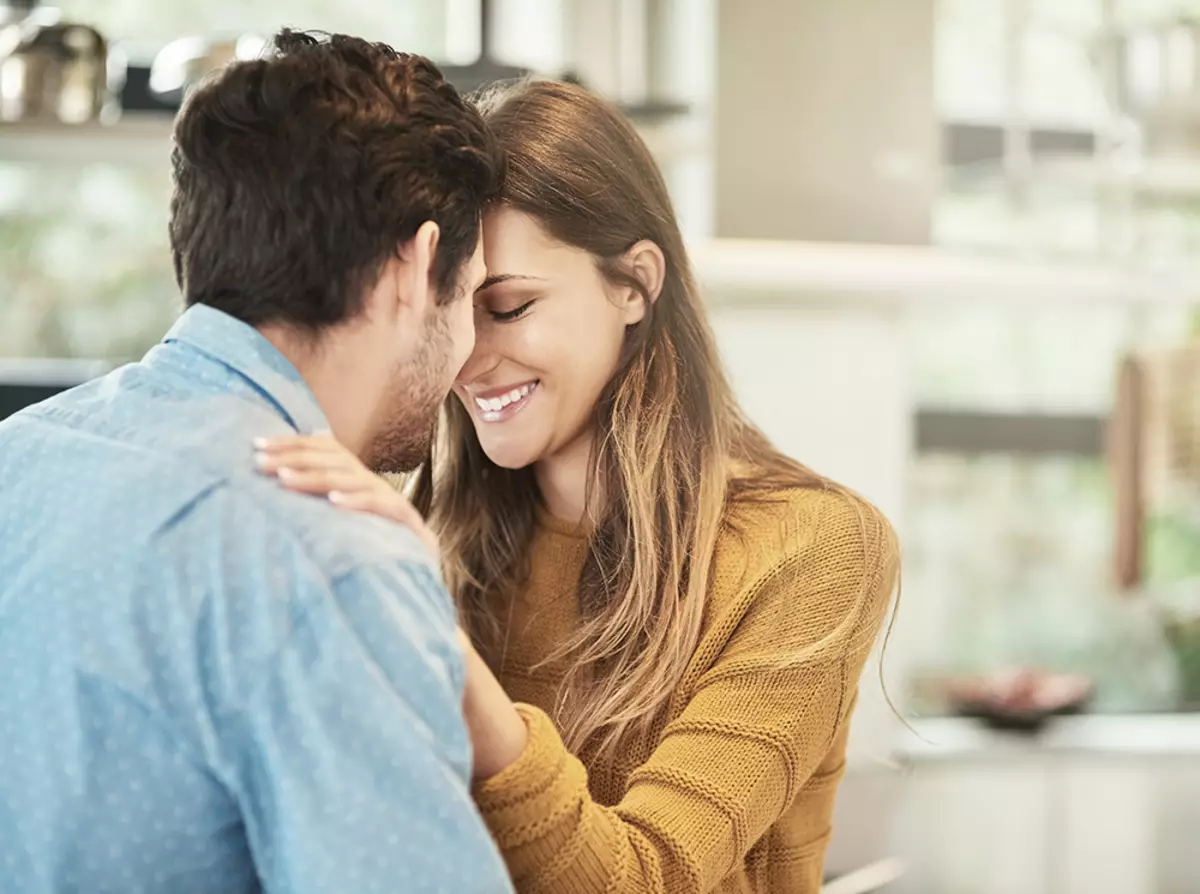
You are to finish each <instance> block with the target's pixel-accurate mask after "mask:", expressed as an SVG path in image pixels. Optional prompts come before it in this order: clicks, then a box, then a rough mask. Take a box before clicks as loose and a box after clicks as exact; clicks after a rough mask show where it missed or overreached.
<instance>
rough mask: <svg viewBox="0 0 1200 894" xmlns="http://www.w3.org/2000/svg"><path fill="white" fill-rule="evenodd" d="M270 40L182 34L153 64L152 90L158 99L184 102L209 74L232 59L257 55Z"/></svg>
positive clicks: (252, 57)
mask: <svg viewBox="0 0 1200 894" xmlns="http://www.w3.org/2000/svg"><path fill="white" fill-rule="evenodd" d="M266 47H267V42H266V41H265V40H264V39H263V38H262V37H259V36H258V35H255V34H243V35H241V36H240V37H234V38H228V39H224V38H208V37H182V38H180V39H178V40H174V41H172V42H171V43H169V44H167V45H166V46H165V47H163V48H162V49H161V50H160V51H159V53H158V55H157V56H155V57H154V64H153V65H152V66H151V67H150V92H151V93H153V94H154V95H155V96H156V97H158V99H160V100H162V101H164V102H169V103H177V102H181V101H182V100H183V99H184V97H186V96H187V94H188V93H189V92H191V91H192V90H193V89H195V88H196V87H197V86H198V85H199V84H200V83H202V82H203V81H204V80H205V79H206V78H207V77H209V76H210V75H212V74H214V73H215V72H218V71H220V70H221V69H222V68H224V67H225V66H226V65H229V64H230V63H232V62H237V61H239V60H245V59H257V58H259V57H261V56H262V54H263V53H264V51H265V50H266Z"/></svg>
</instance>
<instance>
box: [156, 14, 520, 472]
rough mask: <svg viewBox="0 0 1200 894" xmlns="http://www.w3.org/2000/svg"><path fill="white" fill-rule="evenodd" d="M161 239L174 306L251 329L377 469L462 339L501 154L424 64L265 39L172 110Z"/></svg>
mask: <svg viewBox="0 0 1200 894" xmlns="http://www.w3.org/2000/svg"><path fill="white" fill-rule="evenodd" d="M175 142H176V148H175V151H174V154H173V165H174V175H175V193H174V197H173V199H172V202H171V224H170V235H171V246H172V251H173V255H174V262H175V275H176V279H177V281H178V283H179V286H180V288H181V289H182V291H183V294H184V299H185V301H186V302H187V304H188V305H192V304H197V303H202V304H207V305H210V306H212V307H214V308H216V309H218V310H221V311H224V312H225V313H228V314H230V315H231V316H233V317H236V318H238V319H240V320H242V321H244V322H246V323H248V324H250V325H252V326H256V327H258V328H259V330H260V331H262V332H263V333H264V334H265V335H267V337H268V338H270V339H271V341H272V342H273V343H275V344H276V345H277V346H279V347H281V348H282V349H283V350H284V353H285V354H287V355H288V356H289V358H290V359H292V360H293V361H294V362H296V363H297V366H298V367H300V369H301V372H302V373H303V374H304V375H305V378H306V379H307V380H308V381H309V384H310V385H312V386H313V389H314V392H315V393H316V394H317V397H318V400H319V401H320V402H321V404H322V409H324V410H325V412H326V414H327V415H328V416H329V418H330V422H331V424H332V425H333V428H334V433H335V434H336V435H337V436H338V437H339V438H342V439H343V441H345V442H346V443H347V444H348V445H349V446H351V447H352V448H353V449H356V450H357V451H358V452H359V453H360V455H361V456H362V457H363V459H364V460H365V461H367V462H369V463H371V464H372V465H374V466H375V467H377V468H382V469H385V470H398V469H400V468H403V467H406V466H411V465H413V464H414V463H416V462H419V461H420V459H421V458H422V457H423V456H424V454H425V452H426V449H427V447H428V442H429V437H430V433H431V431H432V428H433V419H434V417H435V416H436V413H437V408H438V407H439V405H440V404H441V401H442V399H443V398H444V396H445V394H446V392H447V391H448V389H449V387H450V385H451V383H452V382H453V380H454V378H455V376H456V375H457V373H458V370H459V369H460V368H461V366H462V364H463V362H464V361H465V360H466V358H467V356H468V355H469V354H470V352H471V348H472V345H473V340H474V329H473V322H472V316H473V310H472V306H471V300H470V297H469V296H470V294H471V293H472V292H473V291H474V289H475V287H476V286H477V285H478V284H479V283H480V282H481V281H482V280H483V277H484V270H483V262H482V255H481V251H480V245H479V237H480V220H481V211H482V207H483V206H484V205H485V204H486V203H487V201H488V200H489V199H491V198H492V197H493V196H494V195H495V194H496V193H497V192H498V190H499V188H500V185H501V183H502V181H503V176H504V159H503V154H502V153H501V152H500V150H499V149H498V148H497V147H496V144H495V143H494V141H493V140H492V137H491V135H490V133H489V131H488V129H487V127H486V126H485V125H484V123H483V121H482V120H481V118H480V116H479V115H478V113H477V112H476V111H475V110H474V109H473V108H472V107H471V106H469V105H467V104H466V103H464V102H463V100H462V99H461V98H460V97H459V95H458V93H457V92H456V91H455V90H454V88H453V87H451V86H450V85H449V84H447V83H446V81H445V80H444V79H443V78H442V76H441V74H440V72H439V71H438V70H437V68H436V67H435V66H434V65H433V64H432V63H430V62H429V61H428V60H426V59H424V58H422V57H420V56H414V55H409V54H406V53H397V52H396V51H394V50H392V49H391V48H390V47H388V46H385V45H383V44H373V43H368V42H366V41H363V40H359V39H357V38H352V37H346V36H342V35H334V36H332V37H329V38H325V39H322V38H318V37H315V36H312V35H310V34H305V33H297V32H291V31H286V30H285V31H283V32H281V33H280V34H279V35H278V36H277V37H276V38H275V42H274V52H273V53H272V54H271V55H269V56H268V57H266V58H264V59H259V60H255V61H249V62H240V63H236V64H234V65H232V66H230V67H229V68H227V69H225V70H224V71H223V72H222V73H221V74H220V75H219V76H218V77H216V78H215V79H214V80H212V81H211V82H209V83H208V84H206V85H205V86H203V87H201V88H200V89H198V90H197V91H196V92H195V93H194V94H193V95H192V96H191V97H190V98H189V99H188V102H187V104H186V105H185V107H184V109H183V111H182V112H181V113H180V117H179V120H178V123H177V124H176V128H175Z"/></svg>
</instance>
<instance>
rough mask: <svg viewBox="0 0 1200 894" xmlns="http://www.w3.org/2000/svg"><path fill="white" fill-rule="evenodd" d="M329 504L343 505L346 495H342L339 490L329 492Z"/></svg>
mask: <svg viewBox="0 0 1200 894" xmlns="http://www.w3.org/2000/svg"><path fill="white" fill-rule="evenodd" d="M329 502H330V503H345V502H346V495H345V494H344V493H342V492H341V491H340V490H331V491H330V492H329Z"/></svg>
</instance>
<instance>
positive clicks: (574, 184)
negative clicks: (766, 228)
mask: <svg viewBox="0 0 1200 894" xmlns="http://www.w3.org/2000/svg"><path fill="white" fill-rule="evenodd" d="M484 114H485V117H486V118H487V120H488V124H489V125H490V126H491V128H492V129H493V132H494V133H495V134H496V136H497V139H498V140H499V141H500V142H501V143H503V144H504V145H506V146H507V147H508V148H509V150H510V152H511V153H512V154H511V157H510V166H511V167H510V173H509V178H510V179H509V181H508V182H509V184H510V186H509V188H508V189H507V190H506V191H505V193H504V195H503V197H502V200H501V203H500V204H498V205H497V206H495V207H494V208H493V210H492V211H491V212H490V213H489V214H488V215H486V217H485V221H484V245H485V259H486V262H487V267H488V283H489V287H488V288H485V289H484V290H482V291H481V292H480V293H479V294H478V296H477V300H476V304H477V307H478V312H477V315H476V334H477V339H478V344H477V348H476V351H475V354H474V355H473V356H472V359H471V361H470V362H469V363H468V364H467V367H466V368H465V369H464V370H463V374H462V375H461V376H460V378H459V389H458V394H459V396H460V397H461V398H462V399H463V402H464V405H465V406H466V407H467V409H468V411H469V412H470V415H471V417H472V421H473V422H474V425H475V429H476V431H477V433H478V437H479V440H480V443H481V445H482V447H483V449H484V451H485V452H486V453H487V455H488V457H489V458H490V459H491V460H492V461H493V462H495V463H496V464H497V465H500V466H503V467H506V468H520V467H522V466H527V465H530V464H532V463H535V462H538V461H542V460H547V459H550V458H552V457H554V456H555V455H556V454H559V453H562V452H564V451H574V452H576V453H578V452H580V451H583V452H586V451H587V450H588V449H589V447H590V445H591V443H592V441H593V440H594V435H595V423H596V420H595V418H594V416H595V413H594V411H595V410H596V409H597V407H598V406H599V404H600V403H601V401H602V397H603V396H604V394H603V393H604V391H605V389H606V388H608V386H609V385H610V384H612V385H613V386H614V389H615V388H617V387H619V385H620V382H621V380H623V379H624V378H625V376H626V375H628V374H629V372H630V371H631V369H630V368H631V367H636V366H638V365H640V364H643V363H645V362H646V361H647V359H649V358H648V352H647V348H648V347H650V343H651V339H652V338H656V339H658V340H660V341H662V340H664V339H671V338H678V337H679V336H680V335H682V334H683V333H682V332H681V331H680V330H681V329H683V328H684V327H682V326H680V322H681V321H682V320H683V319H685V318H687V317H692V318H695V317H697V316H698V308H697V307H696V306H695V303H694V302H695V289H694V287H693V285H692V281H691V273H690V271H689V269H688V263H687V257H686V254H685V252H684V248H683V242H682V239H681V238H680V235H679V230H678V227H677V226H676V223H675V217H674V213H673V211H672V208H671V202H670V198H669V196H668V194H667V190H666V186H665V185H664V183H663V180H662V177H661V175H660V174H659V171H658V168H657V166H656V165H655V163H654V160H653V158H652V157H651V155H650V153H649V152H648V151H647V149H646V147H645V145H644V144H643V143H642V141H641V139H640V138H639V137H638V135H637V133H636V132H635V131H634V129H633V128H632V127H631V126H630V125H629V123H628V122H627V121H626V120H625V119H624V117H623V116H621V115H620V113H619V112H617V111H616V110H615V109H614V108H613V107H611V106H610V105H608V104H607V103H605V102H603V101H602V100H600V99H599V98H597V97H595V96H594V95H592V94H590V93H588V92H587V91H585V90H583V89H582V88H579V87H574V86H570V85H567V84H558V83H553V82H546V81H541V82H537V81H535V82H526V83H524V84H522V85H520V86H518V87H516V88H515V89H514V88H510V89H508V90H507V91H500V92H499V93H496V94H494V95H493V96H492V97H491V98H490V99H489V100H488V101H486V102H485V104H484ZM660 298H661V301H659V299H660ZM661 315H667V316H671V317H674V318H676V319H674V320H672V321H671V322H670V325H669V326H668V327H665V328H664V327H663V326H662V325H655V322H656V319H657V318H659V317H660V316H661ZM694 325H695V322H694V320H693V323H692V326H693V327H694ZM690 341H691V342H692V343H693V344H692V345H691V350H690V354H691V356H689V357H687V358H686V363H687V364H688V365H707V364H712V363H713V362H714V358H713V357H712V356H710V352H709V351H708V350H706V349H707V348H708V347H709V346H707V345H705V344H702V343H697V342H696V339H695V338H692V339H690ZM701 341H703V339H701ZM635 374H636V373H635ZM535 383H536V385H535ZM530 388H532V390H531V391H530V392H529V394H528V395H527V396H525V392H526V391H527V390H529V389H530ZM514 391H515V392H516V394H515V395H514V393H513V392H514ZM520 396H524V399H523V400H522V399H519V398H520ZM513 397H518V400H516V401H514V402H513V403H512V404H510V405H507V406H503V407H502V408H501V409H499V410H497V409H495V408H496V407H497V406H498V404H497V401H500V403H504V402H505V401H506V400H510V399H512V398H513Z"/></svg>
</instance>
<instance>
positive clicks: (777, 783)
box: [475, 501, 898, 894]
mask: <svg viewBox="0 0 1200 894" xmlns="http://www.w3.org/2000/svg"><path fill="white" fill-rule="evenodd" d="M848 502H849V501H843V503H842V504H841V505H842V506H844V507H847V508H845V509H844V510H838V511H836V512H834V513H833V514H832V515H830V514H826V515H825V516H823V519H822V521H821V523H820V524H818V525H816V526H815V527H814V529H813V530H812V531H811V532H810V535H809V536H806V537H803V538H800V540H799V542H798V543H797V544H796V545H795V549H794V550H790V551H788V553H787V554H786V555H783V556H780V557H778V559H779V560H778V561H777V562H773V563H772V564H771V567H769V568H767V569H764V570H763V571H762V573H760V574H757V575H756V576H754V577H752V578H750V579H749V580H748V588H747V589H746V591H745V592H744V593H743V594H742V597H743V599H744V605H745V611H744V613H742V614H741V616H740V619H739V620H738V622H737V626H736V628H735V629H734V631H733V633H732V635H731V636H730V638H729V640H728V642H727V644H726V647H725V648H724V650H723V651H722V653H721V655H720V657H719V658H718V659H717V661H716V662H715V663H714V664H713V666H712V668H711V669H710V670H709V671H708V672H707V673H706V674H705V676H704V677H703V678H702V679H701V680H700V681H699V683H698V685H697V686H696V687H695V690H694V692H693V694H692V695H691V698H690V700H689V701H688V703H687V705H686V707H685V708H684V709H683V711H682V713H681V714H680V716H678V717H677V718H676V719H675V720H674V721H673V722H672V723H670V724H669V725H668V726H667V728H666V730H665V732H664V735H663V738H662V740H661V742H660V743H659V745H658V747H657V748H656V749H655V750H654V752H653V753H652V754H651V756H650V758H649V760H647V762H646V763H645V764H643V765H642V766H641V767H639V768H638V769H637V770H636V771H635V772H634V773H633V776H632V777H631V779H630V782H629V788H628V791H627V793H626V795H625V797H624V798H623V799H622V800H621V802H620V803H619V804H617V805H616V806H613V807H605V806H602V805H600V804H597V803H596V802H595V801H594V800H593V799H592V798H591V797H590V795H589V793H588V779H587V772H586V770H585V768H584V767H583V765H582V764H581V763H580V762H579V761H578V760H577V759H576V758H575V757H573V756H572V755H571V754H570V753H569V752H568V751H567V750H566V748H565V747H564V745H563V742H562V740H561V739H560V738H559V736H558V733H557V732H556V730H555V728H554V725H553V723H552V722H551V720H550V718H549V717H547V716H546V715H545V714H543V713H542V712H541V711H539V710H537V709H536V708H533V707H530V706H526V705H519V706H518V709H519V710H520V711H521V713H522V715H523V717H524V718H525V720H526V722H527V724H528V726H529V731H530V738H529V743H528V745H527V747H526V749H525V752H524V753H523V755H522V756H521V758H520V759H519V760H518V761H517V762H516V763H515V764H514V765H512V766H511V767H509V768H508V769H507V770H505V771H503V772H502V773H501V774H499V775H498V776H496V777H494V778H492V779H490V780H486V781H484V782H483V783H481V784H480V785H478V786H477V789H476V793H475V795H476V801H477V803H478V806H479V808H480V810H481V811H482V813H483V815H484V818H485V819H486V820H487V822H488V825H489V827H490V828H491V830H492V832H493V834H494V836H495V837H496V840H497V842H498V843H499V845H500V849H501V851H502V852H503V854H504V857H505V859H506V861H507V863H508V867H509V870H510V872H511V873H512V876H513V880H514V882H515V885H516V888H517V890H518V892H520V894H541V892H547V894H549V892H556V894H584V892H586V894H593V892H594V894H601V892H607V894H642V892H656V894H668V892H669V894H705V892H710V891H712V890H714V888H716V886H717V885H718V884H719V883H720V881H721V879H722V878H724V877H725V876H726V875H728V874H729V873H730V872H731V871H732V870H733V869H734V868H735V867H736V866H737V865H739V864H740V863H742V862H743V861H744V860H745V857H746V854H747V852H748V851H749V850H750V848H751V847H753V846H754V844H755V843H756V842H757V841H758V840H759V839H760V838H762V836H763V835H764V834H765V833H766V831H767V830H768V829H769V828H770V827H771V826H772V825H773V824H774V823H775V822H776V821H777V820H778V819H779V818H780V816H781V815H782V814H783V813H784V811H786V810H789V809H791V810H800V811H803V812H811V813H812V817H811V823H810V822H808V821H807V820H806V821H805V822H803V823H801V826H802V827H808V826H810V825H811V826H812V828H813V830H814V834H815V835H818V836H823V835H825V834H826V833H827V826H828V814H829V811H830V809H831V807H832V799H833V794H834V785H833V784H830V785H828V786H824V785H815V786H809V788H810V789H812V790H813V792H812V795H811V796H810V795H809V794H808V793H807V792H806V794H805V797H803V798H798V795H799V794H800V792H801V790H802V789H804V788H805V787H806V785H807V784H808V783H809V782H810V781H811V780H813V778H814V774H816V775H817V776H818V777H820V776H823V775H824V774H826V773H827V772H829V773H831V774H832V775H834V776H836V771H837V770H840V763H841V755H840V753H838V754H833V752H835V751H837V750H838V749H839V748H840V749H844V747H845V736H844V731H845V726H846V725H847V720H848V715H849V713H850V709H851V706H852V705H853V702H854V696H855V693H856V691H857V682H858V678H859V675H860V674H861V672H862V669H863V666H864V664H865V662H866V660H867V657H868V654H869V652H870V650H871V647H872V644H873V642H874V640H875V638H876V635H877V633H878V631H879V628H880V626H881V625H882V623H883V620H884V618H885V616H886V614H887V610H888V605H889V603H890V600H891V595H892V592H893V589H894V586H895V581H896V577H897V573H898V549H897V547H896V542H895V539H894V535H893V533H892V530H891V528H890V527H889V526H888V524H887V522H886V520H885V519H884V518H883V517H882V516H881V515H879V514H878V513H877V512H875V511H874V510H873V509H871V508H870V507H868V506H865V505H864V504H862V503H857V502H856V503H854V504H853V506H847V503H848ZM831 755H832V757H831ZM831 764H832V765H834V766H833V767H832V768H831ZM835 781H836V780H835ZM822 827H824V828H822ZM815 866H816V869H814V870H812V872H811V874H813V875H816V876H818V877H817V878H814V879H811V880H810V881H808V882H806V883H805V885H804V887H803V890H800V889H795V890H799V891H800V894H810V892H811V894H815V892H816V890H817V887H816V886H817V885H819V881H820V879H819V868H820V860H819V859H818V860H817V861H816V863H815ZM810 885H811V887H810ZM788 890H794V888H792V887H789V888H788Z"/></svg>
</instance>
